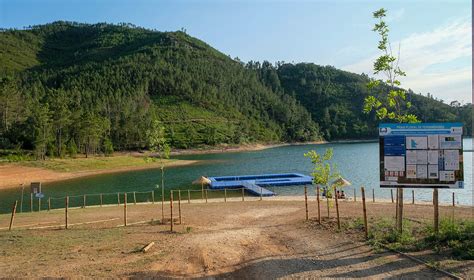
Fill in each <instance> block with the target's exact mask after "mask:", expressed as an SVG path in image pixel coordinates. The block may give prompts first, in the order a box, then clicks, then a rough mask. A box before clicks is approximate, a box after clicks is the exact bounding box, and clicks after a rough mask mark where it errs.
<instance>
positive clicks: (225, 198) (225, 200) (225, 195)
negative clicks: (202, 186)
mask: <svg viewBox="0 0 474 280" xmlns="http://www.w3.org/2000/svg"><path fill="white" fill-rule="evenodd" d="M224 202H227V189H225V188H224Z"/></svg>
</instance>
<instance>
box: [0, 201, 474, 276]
mask: <svg viewBox="0 0 474 280" xmlns="http://www.w3.org/2000/svg"><path fill="white" fill-rule="evenodd" d="M294 199H295V198H293V200H291V199H282V198H279V199H278V200H267V199H264V201H258V199H252V201H249V199H246V201H245V202H238V199H233V200H234V201H232V202H228V203H223V202H214V203H211V201H210V203H208V204H205V203H191V204H187V203H183V204H182V205H181V208H182V214H183V215H182V224H177V225H175V226H174V232H170V231H169V229H170V225H169V224H164V225H162V224H160V223H158V222H150V220H151V219H154V220H155V221H156V220H157V219H160V218H161V206H160V205H159V204H155V205H151V204H148V205H133V204H131V205H129V206H128V223H129V224H133V223H137V222H141V221H146V223H140V224H135V225H132V226H128V227H121V226H120V225H121V224H122V223H123V207H117V206H110V207H102V208H86V209H71V210H70V211H69V214H70V217H69V219H70V223H72V224H76V225H73V226H71V228H70V229H69V230H63V229H61V230H59V228H60V225H61V224H63V223H64V212H63V211H62V210H57V211H51V212H49V213H47V212H44V213H33V214H19V215H18V216H17V219H16V221H15V225H16V226H17V228H16V229H14V230H13V231H11V232H8V231H6V230H1V231H0V257H1V259H2V261H1V262H0V278H1V277H28V278H29V277H74V278H75V277H93V278H96V277H114V278H115V277H125V278H127V277H131V278H168V277H187V278H194V277H196V278H219V279H242V278H244V279H270V278H271V279H273V278H376V279H378V278H397V279H398V278H407V279H411V278H441V279H442V278H446V276H444V275H443V274H440V273H439V272H436V271H433V270H431V269H429V268H427V267H426V266H423V265H420V264H418V263H416V262H414V261H412V260H409V259H407V258H404V257H401V256H398V255H395V254H393V253H389V252H374V251H373V250H372V249H371V248H370V247H369V246H367V245H365V244H364V243H363V240H362V235H361V234H357V233H356V234H354V233H351V234H348V233H345V232H336V231H335V230H333V226H334V218H333V217H334V216H335V213H334V211H335V209H334V208H331V209H330V212H331V213H330V216H331V218H330V219H328V218H325V220H324V222H323V226H320V225H318V224H317V223H316V222H315V216H316V215H317V211H316V203H315V202H314V200H311V201H310V204H309V207H310V208H309V210H310V211H309V214H310V220H309V221H305V208H304V201H302V200H297V201H295V200H294ZM296 199H297V198H296ZM165 206H166V207H165V215H166V217H167V221H168V222H169V217H170V215H169V214H170V213H169V212H170V210H169V205H165ZM322 206H325V204H323V205H322ZM340 206H341V207H340V212H341V217H342V219H343V222H344V221H346V220H349V219H351V218H354V217H359V216H360V214H361V212H362V210H361V204H360V203H354V202H341V205H340ZM393 208H394V206H393V204H390V203H388V204H387V203H369V204H368V213H369V217H370V218H372V219H376V218H379V217H391V216H392V214H393ZM321 210H322V216H323V217H324V216H325V215H327V210H326V208H324V207H321ZM452 210H453V209H450V207H442V208H441V215H442V216H443V215H444V216H446V217H449V216H450V215H452V214H453V211H452ZM174 211H175V212H174V219H175V221H176V222H178V215H177V212H178V205H177V204H175V205H174ZM472 213H473V212H472V208H456V209H454V215H455V216H456V217H458V218H472V217H473V216H472ZM406 214H407V217H409V218H410V219H414V220H419V221H423V220H428V219H430V217H431V215H432V207H431V206H430V205H407V207H406ZM93 221H99V222H94V223H90V222H93ZM8 222H9V216H8V215H0V228H1V227H5V226H8ZM86 222H88V224H84V223H86ZM22 226H23V227H22ZM32 227H43V228H41V229H32V230H26V229H27V228H32ZM152 241H154V242H155V246H153V247H152V249H151V250H150V251H149V252H147V253H142V252H140V248H142V247H143V246H145V245H146V244H148V243H149V242H152ZM473 264H474V263H473V262H454V263H453V264H452V266H451V268H452V269H453V270H455V271H457V273H459V274H460V275H462V276H464V277H466V278H472V277H473V275H474V271H473V268H472V267H474V266H473ZM456 269H457V270H456Z"/></svg>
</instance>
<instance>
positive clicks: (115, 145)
mask: <svg viewBox="0 0 474 280" xmlns="http://www.w3.org/2000/svg"><path fill="white" fill-rule="evenodd" d="M0 46H1V48H0V120H1V125H0V149H26V150H32V151H35V154H36V156H37V157H38V158H44V157H45V156H60V157H63V156H65V155H74V154H76V153H78V152H79V153H86V154H89V153H98V152H100V153H110V152H111V151H113V150H135V149H146V148H147V139H146V133H147V130H148V129H149V128H150V127H151V123H152V121H153V120H159V121H161V123H162V124H163V125H164V127H165V128H166V133H167V136H168V139H169V141H170V143H171V145H172V146H173V147H178V148H189V147H196V146H200V145H215V144H219V143H229V144H240V143H251V142H282V141H289V142H293V141H310V140H316V139H323V138H325V139H341V138H351V139H354V138H368V137H373V136H374V135H375V134H376V129H374V128H375V127H376V125H377V122H376V121H375V118H374V117H373V116H371V115H364V114H363V113H362V110H361V108H362V103H363V99H364V97H365V95H367V94H368V93H367V89H366V87H365V83H366V82H367V79H368V78H367V77H364V76H360V75H356V74H352V73H348V72H344V71H340V70H337V69H335V68H332V67H320V66H317V65H313V64H297V65H293V64H283V63H282V64H278V65H276V66H272V65H271V64H270V63H263V64H260V63H254V62H250V63H248V64H247V65H244V64H243V63H242V62H240V61H238V60H234V59H231V58H229V57H228V56H226V55H224V54H222V53H220V52H219V51H217V50H215V49H213V48H212V47H210V46H209V45H207V44H205V43H204V42H202V41H200V40H198V39H195V38H193V37H191V36H189V35H187V34H185V33H184V32H180V31H179V32H158V31H153V30H147V29H143V28H139V27H135V26H132V25H129V24H122V25H111V24H93V25H90V24H80V23H70V22H55V23H52V24H47V25H40V26H34V27H31V28H28V29H25V30H3V31H1V32H0ZM410 96H411V98H412V101H413V104H414V106H413V108H412V109H413V110H414V112H415V113H416V114H418V115H419V116H421V118H422V119H423V120H426V121H454V120H463V121H466V123H467V122H468V121H467V120H468V116H469V117H470V114H467V113H466V112H467V110H465V108H463V107H461V108H452V107H450V106H448V105H445V104H443V103H441V102H439V101H436V100H432V99H428V98H426V97H423V96H419V95H416V94H411V95H410ZM466 108H467V107H466ZM469 113H470V111H469ZM469 124H470V121H469Z"/></svg>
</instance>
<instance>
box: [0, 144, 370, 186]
mask: <svg viewBox="0 0 474 280" xmlns="http://www.w3.org/2000/svg"><path fill="white" fill-rule="evenodd" d="M373 141H376V140H375V139H372V140H337V141H310V142H295V143H272V144H245V145H238V146H232V145H220V146H217V147H204V148H194V149H176V150H173V151H172V152H171V156H182V155H202V154H216V153H236V152H251V151H261V150H265V149H271V148H278V147H285V146H300V145H323V144H331V143H341V144H342V143H344V144H347V143H365V142H373ZM151 155H152V154H150V153H146V152H145V153H140V152H117V153H115V154H114V156H112V157H109V158H117V157H130V158H143V159H145V158H146V157H148V156H151ZM103 158H104V157H100V156H99V157H91V158H90V159H91V160H94V159H103ZM55 160H57V159H51V160H47V161H55ZM69 160H70V161H71V162H72V161H75V160H76V159H66V160H60V161H64V162H67V161H69ZM77 160H81V159H77ZM82 160H84V158H82ZM198 162H199V161H198V160H182V159H174V160H172V161H171V162H168V163H167V164H166V165H165V166H166V167H168V168H169V167H178V166H184V165H191V164H195V163H198ZM156 168H160V165H159V164H158V163H150V164H144V165H141V166H133V165H130V166H127V165H124V166H120V167H105V168H103V169H89V170H81V171H69V170H67V171H58V170H55V169H51V168H46V167H37V166H31V165H30V164H29V162H24V163H23V164H22V162H14V163H0V190H5V189H14V188H18V187H19V186H21V185H22V184H23V185H25V186H28V185H29V184H30V183H31V182H35V181H39V182H42V183H51V182H59V181H64V180H69V179H75V178H82V177H88V176H94V175H100V174H113V173H121V172H128V171H136V170H147V169H156Z"/></svg>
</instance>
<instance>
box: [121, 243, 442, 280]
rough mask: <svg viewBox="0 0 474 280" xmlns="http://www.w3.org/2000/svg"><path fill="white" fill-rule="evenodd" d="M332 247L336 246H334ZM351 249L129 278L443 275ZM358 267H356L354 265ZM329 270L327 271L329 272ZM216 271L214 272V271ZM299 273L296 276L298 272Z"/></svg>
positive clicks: (403, 261)
mask: <svg viewBox="0 0 474 280" xmlns="http://www.w3.org/2000/svg"><path fill="white" fill-rule="evenodd" d="M334 249H335V248H334ZM351 249H354V250H360V248H359V246H358V245H357V244H353V246H350V248H346V250H336V251H335V252H333V253H334V254H341V252H347V254H346V255H341V256H338V257H337V256H333V257H332V258H330V259H323V260H322V259H320V258H321V256H322V255H326V256H327V255H329V254H327V253H325V254H321V255H320V254H310V255H308V254H306V255H299V256H297V257H295V255H292V256H288V257H282V256H272V257H267V258H260V259H253V260H249V261H246V262H244V263H241V264H239V265H237V266H233V267H222V268H219V269H218V271H225V272H223V273H215V272H213V271H202V272H200V273H196V274H190V275H189V274H188V275H186V274H167V273H164V272H160V271H142V272H137V273H134V274H132V275H128V277H131V278H174V277H186V278H206V279H207V278H212V279H263V278H265V279H274V278H281V277H292V275H294V274H300V273H302V274H303V275H304V276H303V277H312V278H320V277H329V278H367V277H369V278H382V277H387V276H388V277H390V276H389V275H387V273H390V275H393V278H400V277H401V276H403V277H409V278H427V277H428V278H437V277H442V276H443V275H442V274H440V273H438V272H436V271H433V270H431V269H429V268H427V267H423V268H422V269H418V270H417V271H413V268H414V267H416V266H419V264H418V263H416V262H414V261H412V260H409V259H404V258H395V259H394V260H390V259H385V258H384V257H387V256H393V254H390V253H372V254H369V255H368V254H367V251H365V250H364V251H359V252H356V253H354V252H353V251H352V250H351ZM354 266H357V267H354ZM329 270H330V271H329ZM216 272H217V271H216ZM298 276H299V275H298Z"/></svg>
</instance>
